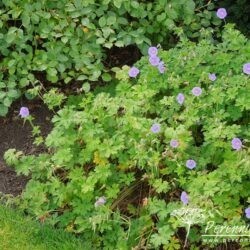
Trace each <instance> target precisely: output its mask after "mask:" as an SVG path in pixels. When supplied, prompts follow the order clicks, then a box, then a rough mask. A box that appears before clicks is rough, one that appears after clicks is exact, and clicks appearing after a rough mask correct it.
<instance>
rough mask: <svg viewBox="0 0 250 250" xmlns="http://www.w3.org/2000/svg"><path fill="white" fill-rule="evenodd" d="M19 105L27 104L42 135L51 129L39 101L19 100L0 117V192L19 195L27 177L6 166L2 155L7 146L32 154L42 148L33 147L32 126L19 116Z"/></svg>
mask: <svg viewBox="0 0 250 250" xmlns="http://www.w3.org/2000/svg"><path fill="white" fill-rule="evenodd" d="M20 106H27V107H29V109H30V112H31V113H32V115H33V116H34V118H35V124H37V125H39V126H40V127H41V131H42V134H43V135H46V134H48V133H49V131H50V130H51V123H50V119H51V117H52V112H50V111H49V110H48V109H47V108H46V106H45V105H44V104H42V102H40V101H37V100H36V101H27V100H19V101H17V102H15V103H14V104H13V105H12V108H11V110H10V112H9V114H8V116H7V117H0V126H1V130H0V142H1V143H0V192H2V193H4V194H12V195H15V196H16V195H19V194H20V193H21V192H22V190H23V188H24V187H25V184H26V183H27V180H28V178H27V177H25V176H17V175H16V172H15V171H14V170H13V169H12V168H10V167H8V166H6V163H5V162H4V160H3V155H4V152H5V151H6V150H8V149H9V148H17V149H19V150H22V151H23V152H24V153H27V154H33V153H39V152H41V151H42V150H43V148H42V147H35V146H34V145H33V139H32V133H31V132H32V128H31V126H30V124H29V123H28V122H26V123H24V121H23V120H22V119H21V118H20V116H19V109H20Z"/></svg>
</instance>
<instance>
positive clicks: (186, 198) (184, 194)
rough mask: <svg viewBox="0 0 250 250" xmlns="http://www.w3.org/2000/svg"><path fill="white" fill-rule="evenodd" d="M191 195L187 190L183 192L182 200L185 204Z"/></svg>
mask: <svg viewBox="0 0 250 250" xmlns="http://www.w3.org/2000/svg"><path fill="white" fill-rule="evenodd" d="M188 200H189V197H188V195H187V193H186V192H185V191H182V192H181V201H182V203H183V204H184V205H187V204H188Z"/></svg>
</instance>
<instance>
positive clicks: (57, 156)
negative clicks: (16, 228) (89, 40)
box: [5, 25, 250, 249]
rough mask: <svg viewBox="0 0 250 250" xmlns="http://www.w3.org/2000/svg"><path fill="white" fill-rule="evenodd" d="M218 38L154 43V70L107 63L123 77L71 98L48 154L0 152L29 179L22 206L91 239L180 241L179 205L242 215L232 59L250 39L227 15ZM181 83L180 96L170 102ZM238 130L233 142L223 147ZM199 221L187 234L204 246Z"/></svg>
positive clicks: (238, 58)
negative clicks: (131, 70) (165, 45)
mask: <svg viewBox="0 0 250 250" xmlns="http://www.w3.org/2000/svg"><path fill="white" fill-rule="evenodd" d="M222 38H223V42H222V43H220V44H218V45H214V44H213V43H212V42H211V41H207V40H202V41H201V42H200V43H199V44H195V43H192V42H190V41H188V40H187V39H186V38H185V37H183V38H182V41H181V43H180V44H179V45H178V46H177V47H176V48H174V49H170V50H169V51H160V52H159V57H160V58H161V60H162V61H164V63H165V65H166V71H165V72H164V73H162V74H161V73H160V72H159V70H158V68H157V67H154V66H152V65H150V64H149V62H148V57H143V58H142V59H141V60H140V61H139V62H138V63H137V64H136V65H135V67H137V68H138V69H139V71H140V73H139V74H138V75H137V77H136V78H129V76H128V68H126V67H125V68H124V69H123V70H120V71H119V72H117V76H118V77H119V79H122V80H121V81H120V82H118V83H117V84H116V88H115V91H114V92H113V93H109V92H107V91H104V92H102V93H99V94H97V95H94V94H93V93H88V94H87V95H86V97H84V98H79V99H80V101H71V104H68V105H66V106H65V107H64V108H63V109H61V110H60V111H59V112H58V114H57V115H56V116H55V117H54V118H53V122H54V128H53V130H52V132H51V133H50V134H49V135H48V137H47V138H46V146H47V148H48V152H47V153H43V154H40V155H39V156H34V155H29V156H24V155H22V152H17V151H15V150H13V149H12V150H9V151H8V152H7V153H6V154H5V158H6V160H7V163H8V164H11V165H15V168H16V171H17V172H18V173H22V174H25V175H31V177H32V179H31V180H30V181H29V183H28V184H27V187H26V189H25V192H24V193H23V195H22V203H21V204H22V207H23V208H24V209H25V210H26V211H28V212H29V213H32V214H34V215H36V216H37V217H38V218H40V217H42V218H45V219H46V220H47V221H48V222H50V223H52V224H56V225H59V226H61V227H64V228H66V229H67V230H69V231H73V232H76V233H83V234H82V237H83V238H84V239H85V242H86V244H87V245H88V246H89V247H90V248H91V246H92V247H94V248H100V249H131V247H136V246H137V247H138V249H142V247H143V246H147V247H148V248H149V249H159V248H160V246H164V249H182V247H183V242H182V241H181V240H180V239H178V238H177V235H178V230H179V228H181V227H184V226H185V225H184V224H183V223H180V222H179V221H178V220H177V219H176V218H175V217H173V216H171V213H173V212H174V211H176V210H177V209H180V208H183V207H184V208H192V207H199V208H201V209H204V211H206V215H207V214H211V211H212V212H213V213H212V214H213V215H211V216H213V220H214V221H215V223H216V224H223V225H227V224H230V223H231V224H232V223H233V224H237V223H243V224H244V220H245V215H244V209H245V208H246V207H248V206H249V203H250V200H249V190H250V189H249V162H250V157H249V136H250V133H249V131H250V130H249V113H248V112H249V109H250V106H249V104H250V103H249V98H250V96H249V95H250V91H249V86H250V78H249V75H247V74H244V73H243V70H242V69H243V65H244V64H246V63H247V62H249V61H250V58H249V55H250V42H249V40H247V39H246V38H245V37H244V36H243V35H241V34H240V33H239V32H238V31H236V30H234V29H233V28H232V26H230V25H228V26H227V27H226V29H225V31H224V33H223V37H222ZM212 73H214V74H215V76H216V79H214V77H211V75H210V78H211V79H213V81H212V80H210V79H209V74H212ZM194 87H196V89H194V90H193V88H194ZM199 88H200V89H199ZM195 90H202V93H201V95H199V94H200V93H199V91H198V92H195ZM192 92H193V93H195V95H196V96H195V95H194V94H193V93H192ZM180 93H182V94H183V95H184V97H185V100H184V102H183V103H182V101H180V99H179V103H178V101H177V100H176V97H177V96H178V94H180ZM180 103H182V104H180ZM237 137H238V138H240V139H241V141H242V143H243V146H242V147H241V145H240V144H237V145H238V146H237V145H231V143H232V139H233V138H237ZM173 139H175V140H177V144H176V143H174V142H173V141H171V140H173ZM232 146H233V147H234V148H235V146H236V148H237V149H238V150H234V149H233V148H232ZM187 160H193V161H188V162H187ZM194 161H195V162H196V166H194V165H195V162H194ZM186 164H187V165H186ZM192 165H193V166H192ZM193 167H194V168H193ZM191 168H193V169H191ZM182 191H185V192H186V193H182V196H181V192H182ZM185 195H187V196H188V197H186V196H185ZM180 196H181V200H182V201H183V203H185V204H186V203H188V205H187V206H184V205H182V204H181V201H180ZM214 211H216V212H214ZM198 222H199V221H198ZM198 222H197V221H195V222H193V224H196V226H195V227H191V230H190V237H189V240H190V244H194V245H195V244H196V245H201V244H205V243H202V242H200V234H201V232H204V227H205V225H204V223H203V224H199V223H198ZM187 230H188V228H187ZM87 245H86V246H87ZM170 247H172V248H170ZM86 249H88V248H87V247H86Z"/></svg>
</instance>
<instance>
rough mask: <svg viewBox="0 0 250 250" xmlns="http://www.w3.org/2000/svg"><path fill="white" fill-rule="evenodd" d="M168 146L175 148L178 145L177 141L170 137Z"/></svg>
mask: <svg viewBox="0 0 250 250" xmlns="http://www.w3.org/2000/svg"><path fill="white" fill-rule="evenodd" d="M170 146H171V147H172V148H177V147H178V146H179V142H178V141H177V140H175V139H172V140H171V141H170Z"/></svg>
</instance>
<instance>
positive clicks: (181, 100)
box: [176, 93, 185, 104]
mask: <svg viewBox="0 0 250 250" xmlns="http://www.w3.org/2000/svg"><path fill="white" fill-rule="evenodd" d="M176 100H177V102H178V103H179V104H183V102H184V101H185V96H184V95H183V94H182V93H179V94H178V95H177V97H176Z"/></svg>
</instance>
